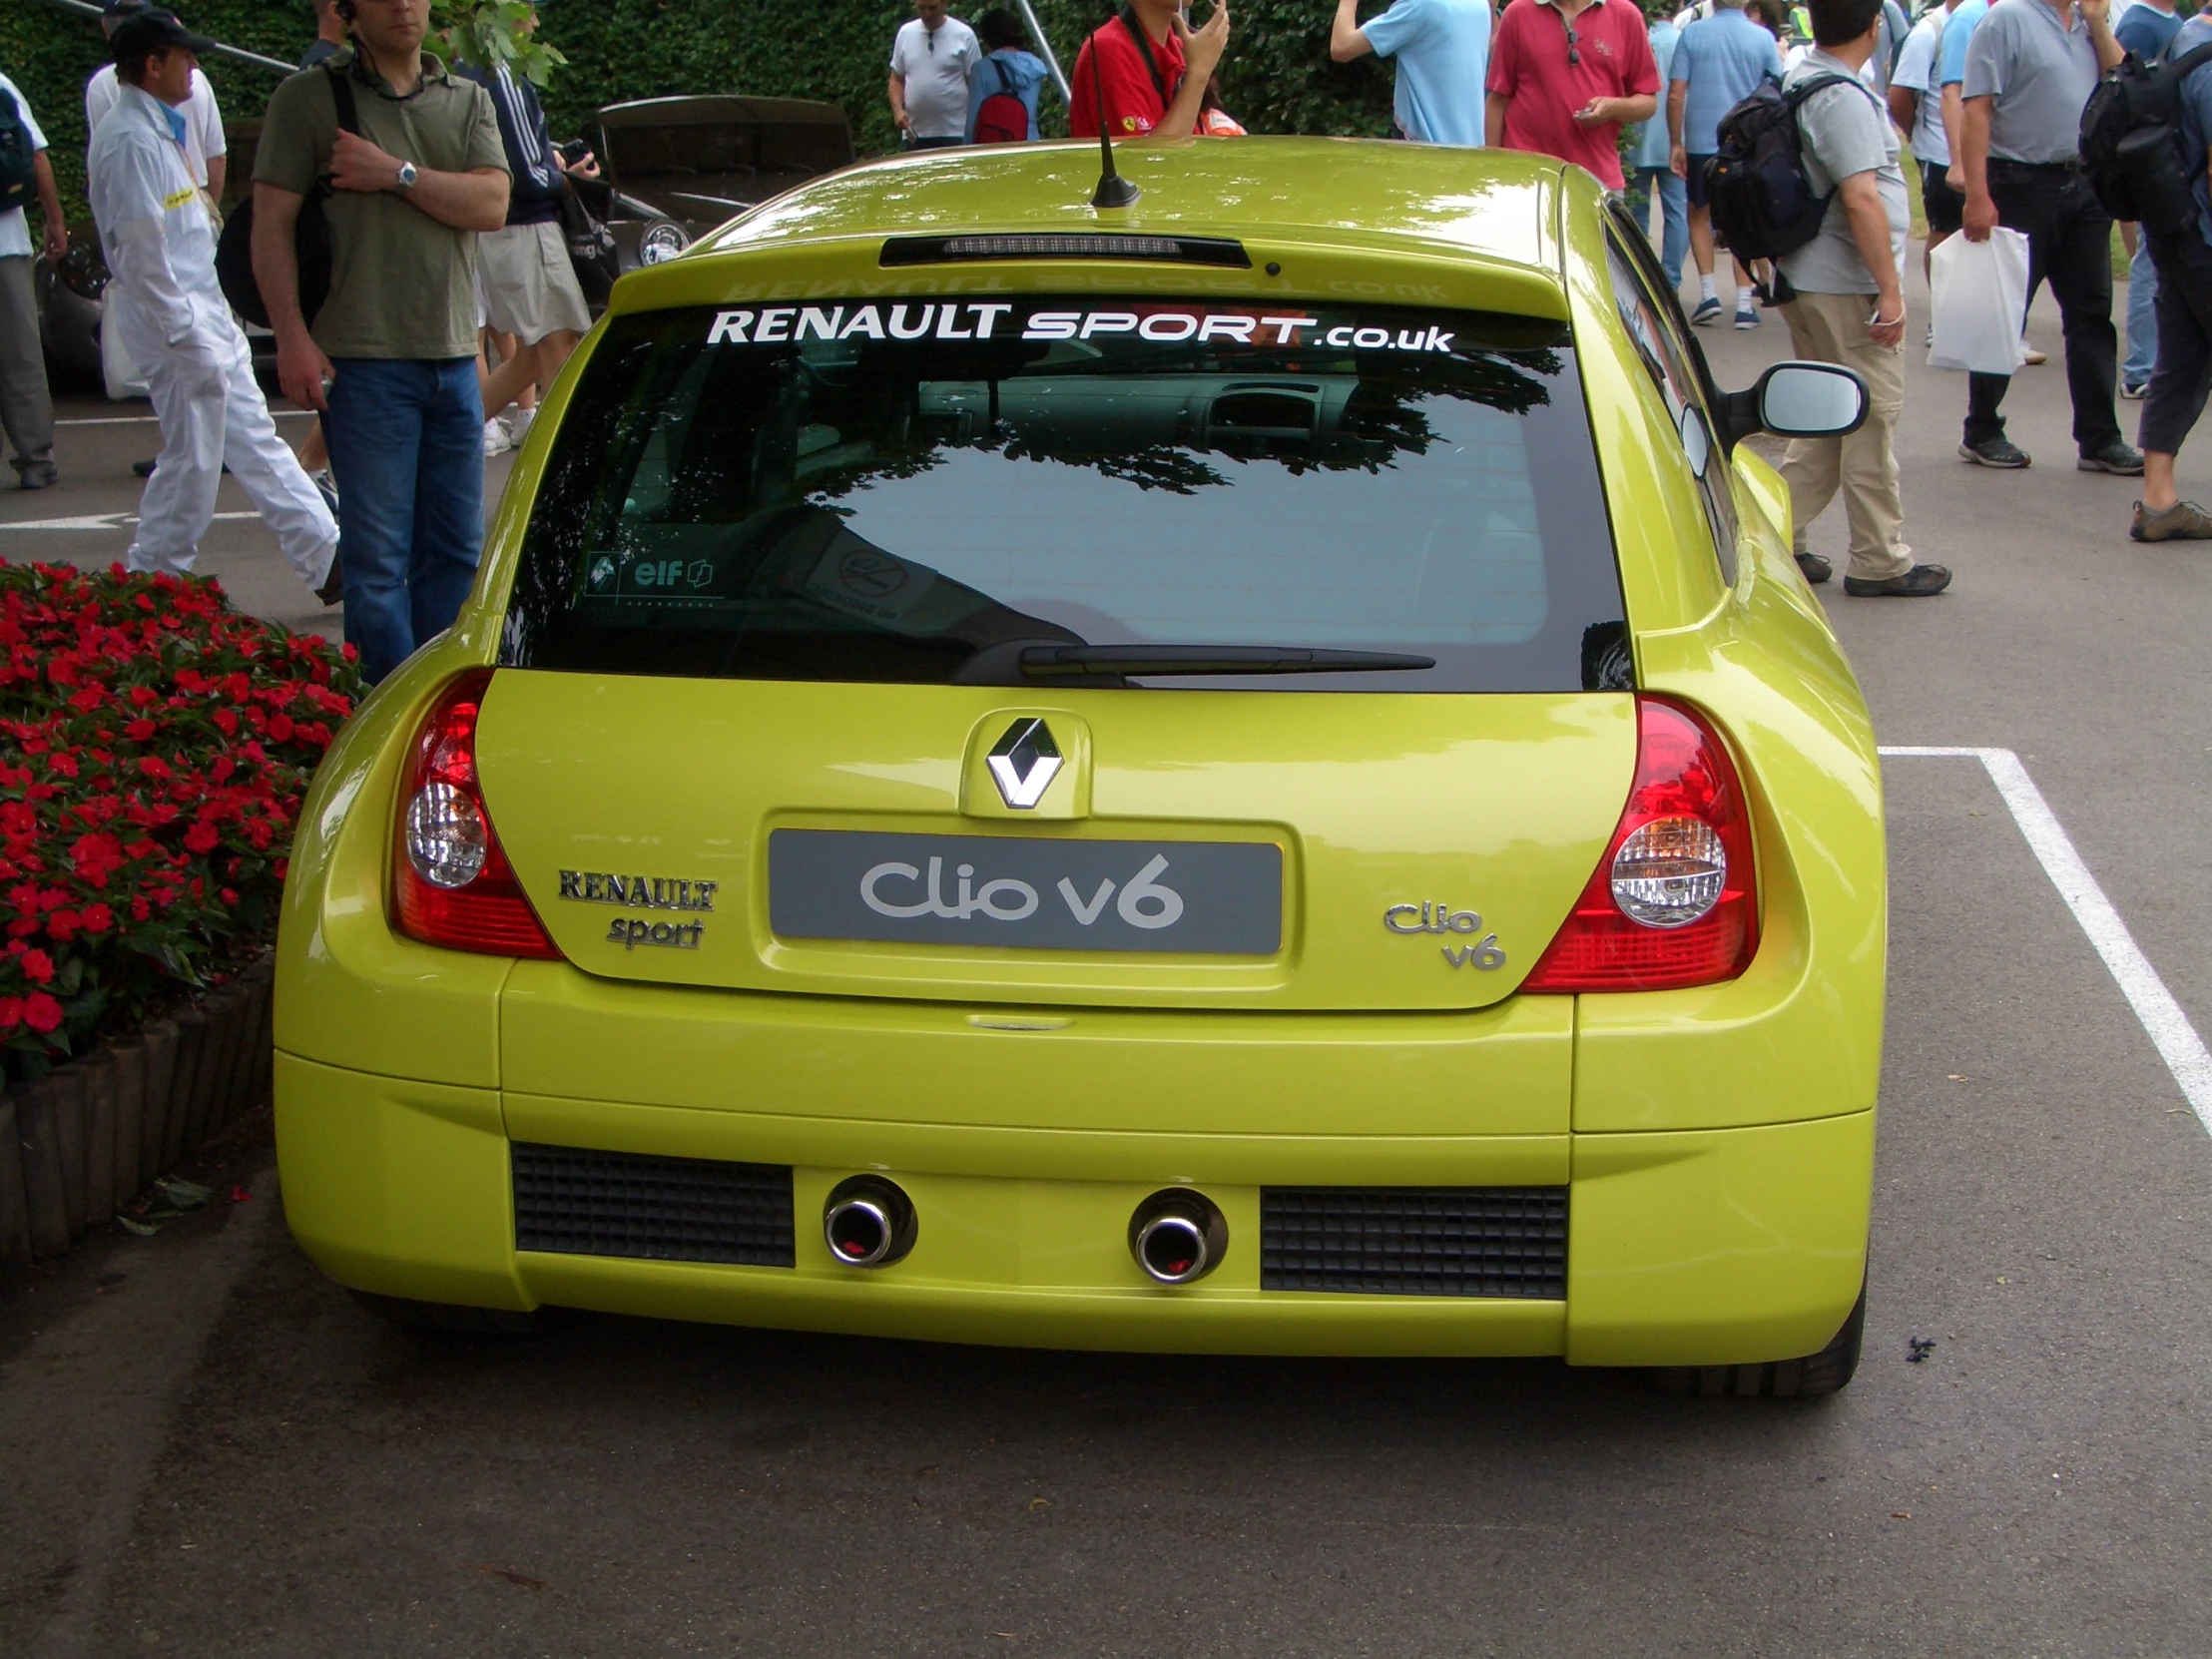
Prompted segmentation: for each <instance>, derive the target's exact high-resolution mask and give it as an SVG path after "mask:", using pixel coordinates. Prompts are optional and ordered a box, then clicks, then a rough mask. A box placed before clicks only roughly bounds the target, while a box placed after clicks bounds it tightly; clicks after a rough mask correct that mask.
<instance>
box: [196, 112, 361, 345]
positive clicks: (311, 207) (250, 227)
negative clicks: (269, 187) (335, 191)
mask: <svg viewBox="0 0 2212 1659" xmlns="http://www.w3.org/2000/svg"><path fill="white" fill-rule="evenodd" d="M323 74H325V75H327V76H328V77H329V78H330V99H331V102H332V103H334V104H335V105H336V106H337V115H338V130H339V131H340V132H346V133H351V134H352V135H353V136H354V137H355V138H359V137H360V136H361V121H360V112H359V111H358V110H357V109H356V108H355V107H354V104H353V88H352V87H351V85H349V84H348V83H347V81H346V79H345V77H344V76H343V75H340V74H339V73H338V72H337V71H336V70H333V69H325V70H324V71H323ZM330 194H331V190H330V180H329V178H328V176H327V175H325V176H324V177H322V178H320V179H317V180H316V181H315V182H314V188H313V189H311V190H309V191H308V192H307V195H306V200H304V201H303V202H301V203H300V204H299V217H298V219H297V220H295V221H294V222H293V224H292V232H291V247H292V255H293V257H294V258H295V259H296V260H297V261H298V262H299V314H300V316H301V317H302V318H303V319H304V320H305V321H307V322H309V323H312V322H313V321H314V318H315V312H317V311H319V310H321V309H322V302H323V300H325V299H327V298H329V297H330V226H329V222H328V221H327V220H326V219H324V218H323V216H322V204H323V203H324V202H325V201H327V200H328V199H329V197H330ZM215 279H216V280H217V281H218V282H219V283H221V284H222V287H223V297H224V298H226V299H228V300H230V302H231V309H233V310H234V311H236V312H238V313H239V315H241V316H243V317H244V318H246V320H247V321H249V322H251V323H253V324H255V325H256V326H257V327H262V328H266V327H268V326H269V307H268V306H267V305H265V304H263V303H262V284H261V282H260V280H259V279H258V278H257V277H255V276H254V199H253V198H252V197H248V198H247V199H246V200H245V201H244V202H241V203H240V204H239V205H238V207H237V208H236V209H235V210H233V212H232V214H231V217H230V218H229V219H228V220H226V221H225V222H224V225H223V240H222V241H220V242H218V243H217V244H216V249H215Z"/></svg>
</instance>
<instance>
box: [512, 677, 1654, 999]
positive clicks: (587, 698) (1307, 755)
mask: <svg viewBox="0 0 2212 1659" xmlns="http://www.w3.org/2000/svg"><path fill="white" fill-rule="evenodd" d="M1040 710H1042V711H1046V712H1050V713H1052V714H1053V716H1054V718H1055V719H1057V718H1058V717H1059V715H1060V714H1061V713H1067V714H1072V715H1074V716H1075V717H1076V719H1077V720H1078V721H1079V722H1080V723H1081V726H1082V729H1083V730H1084V731H1085V733H1086V742H1085V743H1084V745H1083V748H1082V752H1081V753H1079V754H1076V755H1074V756H1071V757H1070V765H1069V767H1068V769H1067V777H1068V780H1069V782H1068V784H1067V785H1066V786H1063V787H1061V793H1062V794H1063V795H1065V796H1066V797H1067V798H1068V799H1070V800H1071V801H1072V800H1076V799H1078V798H1079V797H1081V798H1085V799H1082V806H1083V808H1084V812H1083V817H1082V818H1081V820H1080V821H1072V820H1071V821H1053V820H1045V821H1043V822H1038V821H1035V820H1029V821H1028V822H1025V823H1022V824H1019V825H1018V826H1017V825H1013V824H1009V823H1008V822H1007V817H1008V815H1005V814H1004V813H1003V811H1001V812H1000V813H998V814H985V815H981V816H980V817H965V818H964V817H963V815H962V813H961V802H962V797H963V793H964V794H965V795H966V796H967V798H968V800H969V802H970V803H971V805H972V802H973V798H974V796H975V794H976V793H977V792H976V791H974V790H972V789H969V788H968V787H967V786H968V784H969V782H970V774H969V771H968V769H969V768H971V767H973V765H974V764H975V759H976V750H977V744H976V741H975V740H974V739H973V738H972V737H971V736H970V734H971V733H976V732H987V733H988V734H989V735H990V736H991V737H993V738H995V737H996V736H997V735H998V734H999V733H1002V732H1004V731H1005V730H1006V729H1007V727H1008V726H1009V725H1010V724H1011V722H1012V721H1013V720H1014V718H1016V716H1017V715H1018V714H1020V713H1026V712H1037V711H1040ZM1635 718H1636V717H1635V706H1634V704H1633V702H1632V700H1631V699H1629V698H1628V697H1626V696H1623V695H1621V694H1619V693H1597V694H1575V695H1568V696H1551V697H1533V696H1530V697H1392V696H1388V695H1378V696H1364V695H1342V694H1316V693H1308V694H1303V695H1302V694H1299V693H1296V692H1270V693H1267V694H1264V695H1261V696H1252V697H1223V696H1221V695H1220V694H1218V693H1212V692H1148V693H1146V694H1145V695H1144V696H1142V697H1130V696H1128V695H1126V694H1123V693H1116V692H1110V691H1089V692H1072V693H1069V694H1067V695H1065V696H1063V697H1062V698H1060V699H1059V700H1057V701H1056V702H1054V703H1051V704H1039V703H1037V702H1035V701H1034V694H1030V695H1029V696H1028V697H1024V695H1023V694H1021V693H1019V692H1016V693H1011V694H1009V693H1008V692H1007V691H1005V690H1004V689H1001V688H993V687H987V686H901V687H899V688H897V689H896V691H895V692H891V693H886V692H885V690H884V688H882V687H879V686H867V685H808V684H795V683H791V682H780V681H743V680H732V681H712V682H701V681H691V680H676V679H657V678H647V677H638V676H632V677H622V676H605V677H602V676H595V675H577V674H549V673H539V672H525V671H507V672H503V673H501V674H500V675H499V676H498V677H497V679H496V680H495V681H494V682H493V684H492V689H491V692H490V694H489V695H488V696H487V697H486V699H485V702H484V715H483V721H482V724H481V726H480V727H479V729H478V736H477V762H478V768H479V770H480V771H481V773H482V775H483V780H484V791H485V796H486V799H487V800H488V801H489V802H490V805H491V811H492V821H493V823H495V824H497V825H498V826H500V834H501V838H502V840H503V842H504V843H505V845H506V848H507V853H508V856H509V858H510V859H511V860H512V861H513V863H514V866H515V869H516V871H517V873H518V874H519V875H520V877H521V879H522V881H523V884H524V886H525V888H526V889H527V890H528V891H529V892H530V894H531V897H532V900H533V901H534V902H535V903H536V905H537V909H538V913H539V915H540V916H541V917H542V918H543V919H544V921H545V924H546V927H547V928H548V930H549V931H551V933H552V935H553V938H554V942H555V943H556V944H558V945H559V946H560V947H561V950H562V952H563V954H565V955H566V956H567V957H568V959H569V960H570V961H572V962H575V963H576V964H577V965H578V966H579V967H582V968H584V969H586V970H587V971H589V972H592V973H598V974H604V975H609V976H614V977H621V978H632V979H649V980H654V981H657V982H661V983H666V984H689V985H719V986H724V987H728V988H731V989H741V990H788V991H807V992H826V993H831V994H842V995H862V996H903V997H922V998H932V999H934V998H985V999H997V998H1012V999H1016V1000H1035V999H1044V1000H1049V1001H1052V1002H1056V1003H1068V1004H1097V1003H1122V1004H1130V1003H1141V1004H1152V1005H1170V1006H1173V1005H1183V1006H1219V1007H1252V1008H1269V1009H1275V1010H1278V1011H1287V1010H1293V1009H1361V1008H1372V1009H1388V1010H1392V1011H1403V1010H1407V1009H1421V1008H1471V1007H1480V1006H1483V1005H1484V1004H1487V1003H1491V1002H1495V1001H1497V1000H1498V999H1499V998H1501V997H1504V996H1506V995H1509V994H1510V993H1511V991H1512V990H1513V988H1514V987H1515V986H1516V985H1517V984H1518V983H1519V982H1520V980H1521V977H1522V976H1523V975H1524V974H1525V973H1526V972H1527V971H1528V969H1529V968H1530V967H1531V966H1533V965H1534V963H1535V960H1536V957H1537V954H1538V953H1539V952H1540V951H1541V949H1542V947H1543V945H1544V944H1545V943H1546V942H1548V941H1549V940H1550V938H1551V936H1552V934H1553V933H1555V932H1556V931H1557V930H1558V927H1559V923H1560V921H1561V920H1562V919H1563V918H1564V917H1565V915H1566V912H1567V908H1568V906H1569V905H1570V904H1572V903H1573V902H1574V900H1575V898H1576V896H1577V895H1578V894H1579V893H1580V892H1581V890H1582V888H1583V885H1584V884H1585V883H1586V882H1587V881H1588V880H1589V878H1590V871H1591V869H1592V868H1594V867H1595V866H1596V864H1597V860H1598V859H1599V857H1600V856H1602V855H1603V853H1604V850H1605V842H1606V839H1607V837H1608V836H1610V835H1611V834H1612V831H1613V827H1614V825H1615V824H1616V823H1617V822H1618V820H1619V818H1620V804H1621V802H1622V801H1623V800H1624V799H1625V798H1626V797H1627V794H1628V786H1629V781H1630V778H1631V777H1632V775H1633V773H1634V771H1635V764H1636V726H1635ZM637 733H651V734H668V733H681V734H682V737H681V740H680V741H679V742H678V743H676V744H675V745H673V746H671V745H670V744H668V743H666V742H645V743H639V742H633V741H631V735H632V734H637ZM984 788H985V789H990V786H988V785H985V786H984ZM991 799H992V800H993V802H995V801H996V799H997V795H996V791H995V790H992V791H991ZM777 829H824V830H897V831H905V832H930V833H948V834H974V833H977V832H979V831H985V830H991V831H998V830H1006V831H1013V830H1018V831H1019V832H1020V833H1022V834H1024V835H1028V836H1041V837H1051V836H1062V837H1065V838H1067V839H1071V840H1106V841H1111V840H1127V839H1131V838H1145V839H1152V838H1158V839H1160V840H1163V841H1175V840H1184V839H1191V840H1226V841H1257V842H1265V843H1272V844H1274V845H1277V846H1279V847H1281V849H1282V852H1283V865H1284V871H1285V880H1284V887H1285V891H1284V897H1283V905H1284V910H1283V920H1284V929H1283V946H1282V948H1281V949H1280V950H1279V951H1278V952H1277V953H1276V954H1275V955H1274V956H1271V957H1263V958H1259V959H1253V958H1248V957H1229V956H1219V957H1217V956H1181V955H1177V956H1149V957H1132V956H1122V955H1102V954H1099V953H1091V952H1081V951H1038V950H1023V951H985V950H973V949H961V948H958V947H951V948H946V947H927V946H915V945H893V944H884V943H858V942H846V941H830V940H814V939H784V938H779V937H778V936H777V935H775V934H774V933H772V932H770V930H769V927H768V921H767V916H768V902H767V900H768V873H767V871H768V860H767V857H766V851H767V844H768V835H769V833H770V831H771V830H777ZM563 869H573V870H579V871H586V870H602V871H608V872H612V873H615V874H632V873H634V874H640V875H644V876H646V877H648V878H650V877H654V876H664V877H678V878H683V879H688V880H693V881H698V880H702V879H704V880H711V881H715V882H717V883H718V888H717V891H716V893H715V894H714V905H715V909H714V912H713V914H712V915H709V916H706V917H705V918H704V929H705V930H704V931H703V933H702V934H701V935H700V937H699V943H698V947H697V948H696V949H687V950H651V949H646V950H640V949H635V948H630V947H627V946H625V945H624V944H620V943H616V942H613V941H612V940H611V939H610V937H609V936H608V919H609V916H610V914H611V913H612V912H611V911H610V909H609V907H608V906H607V905H605V904H602V903H597V902H592V901H589V900H581V899H574V898H565V897H564V896H563V895H562V888H561V885H560V875H559V872H560V871H561V870H563ZM1423 900H1428V901H1430V902H1432V903H1450V904H1452V905H1455V906H1457V907H1459V908H1460V909H1462V910H1467V911H1472V912H1475V913H1477V914H1478V915H1479V916H1480V917H1481V927H1482V929H1483V930H1484V932H1485V933H1486V934H1492V933H1494V934H1495V936H1496V940H1497V945H1498V948H1500V949H1502V950H1503V952H1504V955H1505V965H1504V966H1503V967H1501V968H1497V969H1492V970H1484V969H1480V968H1471V967H1470V968H1462V969H1454V968H1452V967H1451V966H1450V965H1449V964H1448V962H1447V960H1446V959H1445V957H1444V956H1443V953H1442V945H1443V944H1444V943H1463V942H1466V940H1464V939H1461V938H1458V937H1456V936H1447V937H1446V939H1444V940H1443V941H1441V942H1439V940H1438V939H1437V938H1436V937H1434V936H1432V935H1427V934H1398V933H1392V932H1390V931H1389V930H1388V929H1387V928H1385V927H1384V925H1383V913H1384V912H1385V911H1386V910H1387V909H1389V907H1390V906H1391V905H1393V904H1399V903H1404V902H1407V901H1410V902H1411V903H1413V904H1415V905H1418V904H1420V903H1421V902H1422V901H1423Z"/></svg>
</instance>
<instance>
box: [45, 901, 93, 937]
mask: <svg viewBox="0 0 2212 1659" xmlns="http://www.w3.org/2000/svg"><path fill="white" fill-rule="evenodd" d="M84 924H85V918H84V917H83V916H82V915H80V914H79V913H78V912H77V911H75V910H68V909H63V910H56V911H55V912H54V913H53V914H52V915H50V916H48V917H47V918H46V931H47V932H48V934H50V935H51V936H52V937H53V938H54V939H55V940H56V941H57V942H59V943H61V944H67V943H68V942H69V941H70V940H71V939H73V938H75V937H76V936H77V932H78V929H79V928H81V927H83V926H84Z"/></svg>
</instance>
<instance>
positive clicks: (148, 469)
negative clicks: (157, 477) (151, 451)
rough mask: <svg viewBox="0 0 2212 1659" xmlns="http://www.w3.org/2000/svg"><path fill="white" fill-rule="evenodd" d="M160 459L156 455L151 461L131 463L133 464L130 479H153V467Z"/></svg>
mask: <svg viewBox="0 0 2212 1659" xmlns="http://www.w3.org/2000/svg"><path fill="white" fill-rule="evenodd" d="M160 459H161V457H160V456H159V455H157V456H155V457H154V459H153V460H151V461H133V462H132V463H131V476H132V477H134V478H151V477H153V476H154V467H155V465H156V463H157V462H159V461H160Z"/></svg>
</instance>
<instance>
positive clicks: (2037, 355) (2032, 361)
mask: <svg viewBox="0 0 2212 1659" xmlns="http://www.w3.org/2000/svg"><path fill="white" fill-rule="evenodd" d="M2020 361H2022V362H2023V363H2025V364H2026V365H2027V366H2028V367H2029V368H2041V367H2042V366H2043V364H2045V363H2047V362H2049V361H2050V353H2049V352H2047V351H2038V350H2036V349H2035V347H2034V346H2032V345H2031V346H2029V347H2028V348H2027V355H2026V356H2024V357H2022V358H2021V359H2020Z"/></svg>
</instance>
